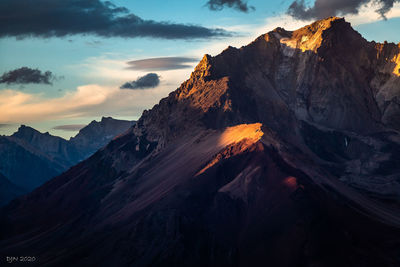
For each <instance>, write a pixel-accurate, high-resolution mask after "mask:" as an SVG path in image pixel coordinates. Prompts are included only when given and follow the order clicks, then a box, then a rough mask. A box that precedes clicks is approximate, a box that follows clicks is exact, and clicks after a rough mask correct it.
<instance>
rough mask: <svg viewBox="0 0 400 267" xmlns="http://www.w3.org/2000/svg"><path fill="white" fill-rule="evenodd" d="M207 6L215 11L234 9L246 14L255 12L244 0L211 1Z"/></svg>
mask: <svg viewBox="0 0 400 267" xmlns="http://www.w3.org/2000/svg"><path fill="white" fill-rule="evenodd" d="M206 6H207V7H208V8H209V9H210V10H214V11H219V10H222V9H223V8H224V7H229V8H233V9H236V10H239V11H241V12H245V13H247V12H249V11H251V10H254V7H252V6H249V5H248V4H247V2H245V1H243V0H209V1H208V2H207V4H206Z"/></svg>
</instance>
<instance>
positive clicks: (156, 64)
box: [128, 57, 199, 71]
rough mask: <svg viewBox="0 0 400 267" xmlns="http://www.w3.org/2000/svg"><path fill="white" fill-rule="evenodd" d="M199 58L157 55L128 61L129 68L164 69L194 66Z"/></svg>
mask: <svg viewBox="0 0 400 267" xmlns="http://www.w3.org/2000/svg"><path fill="white" fill-rule="evenodd" d="M198 61H199V60H198V59H197V58H191V57H157V58H147V59H141V60H132V61H129V62H128V65H129V67H128V69H131V70H146V71H152V70H153V71H155V70H158V71H162V70H177V69H186V68H192V67H193V66H192V63H194V62H198Z"/></svg>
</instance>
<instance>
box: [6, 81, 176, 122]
mask: <svg viewBox="0 0 400 267" xmlns="http://www.w3.org/2000/svg"><path fill="white" fill-rule="evenodd" d="M170 91H171V88H170V87H168V86H164V85H162V86H160V87H159V88H157V89H154V90H152V89H148V90H121V89H119V88H118V87H117V86H115V85H110V86H100V85H97V84H89V85H83V86H79V87H78V88H77V89H76V90H75V91H69V92H66V93H65V94H64V95H63V96H61V97H57V98H48V97H47V96H46V95H44V94H41V93H34V94H31V93H25V92H21V91H16V90H12V89H3V90H0V110H1V112H0V123H10V124H11V123H18V124H31V125H32V124H33V123H34V122H43V121H54V120H62V121H65V120H70V119H82V118H93V117H101V116H105V115H106V116H111V117H124V116H125V117H130V118H138V117H139V116H140V115H141V114H142V112H143V110H144V109H148V108H150V107H152V106H153V105H155V104H156V103H158V101H159V100H160V99H161V98H162V97H165V96H167V95H168V93H170Z"/></svg>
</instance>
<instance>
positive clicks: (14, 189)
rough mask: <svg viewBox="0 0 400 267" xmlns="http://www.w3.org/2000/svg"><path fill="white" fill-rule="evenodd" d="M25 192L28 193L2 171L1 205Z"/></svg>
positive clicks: (0, 180) (0, 181) (0, 182)
mask: <svg viewBox="0 0 400 267" xmlns="http://www.w3.org/2000/svg"><path fill="white" fill-rule="evenodd" d="M24 193H26V191H25V190H23V189H22V188H20V187H18V186H16V185H15V184H13V183H11V182H10V181H9V180H8V179H7V178H6V177H4V175H2V174H1V173H0V205H5V204H7V203H8V202H9V201H10V200H12V199H14V198H16V197H18V196H20V195H22V194H24Z"/></svg>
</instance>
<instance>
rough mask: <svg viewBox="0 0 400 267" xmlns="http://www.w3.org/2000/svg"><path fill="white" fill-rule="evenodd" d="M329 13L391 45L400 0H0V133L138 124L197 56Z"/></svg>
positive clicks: (68, 132) (65, 133)
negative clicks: (105, 122) (105, 120)
mask: <svg viewBox="0 0 400 267" xmlns="http://www.w3.org/2000/svg"><path fill="white" fill-rule="evenodd" d="M331 15H336V16H344V17H345V19H346V20H347V21H349V22H351V24H352V26H353V27H354V28H355V29H356V30H357V31H359V32H360V33H361V34H362V35H363V36H364V38H366V39H367V40H369V41H372V40H375V41H377V42H383V41H385V40H387V41H389V42H395V43H398V42H399V41H400V37H399V35H398V28H399V27H400V0H316V1H301V0H298V1H294V0H290V1H289V0H270V1H265V0H248V1H244V0H189V1H182V0H179V1H178V0H169V1H161V0H147V1H135V0H113V1H102V0H35V1H32V0H0V25H2V26H0V135H9V134H11V133H13V132H15V131H16V130H17V129H18V127H19V125H21V124H24V125H29V126H32V127H34V128H36V129H38V130H39V131H41V132H50V133H51V134H53V135H58V136H62V137H64V138H69V137H71V136H74V135H75V134H76V133H77V131H78V130H79V128H81V127H82V125H85V124H88V123H89V122H91V121H92V120H100V119H101V117H102V116H111V117H114V118H117V119H129V120H137V119H138V118H139V117H140V116H141V114H142V112H143V110H145V109H150V108H151V107H152V106H153V105H155V104H156V103H158V102H159V100H160V99H161V98H163V97H166V96H167V95H168V94H169V93H170V92H171V91H173V90H175V89H176V88H178V87H179V85H180V84H181V83H182V82H183V81H185V80H186V79H188V78H189V76H190V73H191V71H192V70H193V68H194V66H195V65H196V64H197V62H198V61H199V60H200V59H201V58H202V56H203V55H204V54H206V53H207V54H211V55H217V54H219V53H220V52H221V51H222V50H223V49H224V48H226V47H228V46H229V45H231V46H235V47H240V46H243V45H246V44H248V43H249V42H251V41H252V40H254V39H255V38H256V37H257V36H259V35H261V34H263V33H266V32H268V31H270V30H272V29H274V28H276V27H278V26H280V27H284V28H285V29H288V30H294V29H297V28H299V27H302V26H304V25H307V24H309V23H311V22H313V21H314V20H317V19H321V18H324V17H326V16H331ZM396 33H397V34H396Z"/></svg>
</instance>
